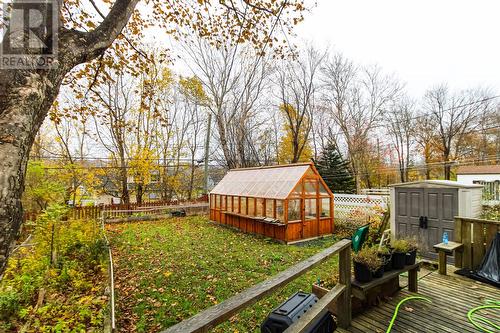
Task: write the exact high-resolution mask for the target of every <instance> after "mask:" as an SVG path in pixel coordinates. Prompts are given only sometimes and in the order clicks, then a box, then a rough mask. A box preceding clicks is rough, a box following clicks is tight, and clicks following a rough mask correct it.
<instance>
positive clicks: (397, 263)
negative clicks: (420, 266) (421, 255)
mask: <svg viewBox="0 0 500 333" xmlns="http://www.w3.org/2000/svg"><path fill="white" fill-rule="evenodd" d="M405 265H406V253H405V252H393V253H392V268H394V269H401V268H403V267H405Z"/></svg>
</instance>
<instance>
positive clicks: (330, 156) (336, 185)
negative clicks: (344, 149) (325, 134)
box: [314, 143, 356, 193]
mask: <svg viewBox="0 0 500 333" xmlns="http://www.w3.org/2000/svg"><path fill="white" fill-rule="evenodd" d="M314 164H315V165H316V168H317V169H318V172H319V173H320V175H321V177H323V179H324V180H325V183H326V184H327V185H328V187H329V188H330V190H331V191H332V192H334V193H355V192H356V182H355V180H354V177H353V176H352V174H351V171H350V170H349V162H347V161H346V160H344V159H343V158H342V155H341V154H340V152H339V150H338V149H337V146H336V145H335V144H333V143H330V144H328V145H327V146H326V148H325V149H324V150H323V151H322V152H321V155H320V157H319V159H318V160H317V161H314Z"/></svg>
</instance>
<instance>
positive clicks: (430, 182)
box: [389, 179, 483, 188]
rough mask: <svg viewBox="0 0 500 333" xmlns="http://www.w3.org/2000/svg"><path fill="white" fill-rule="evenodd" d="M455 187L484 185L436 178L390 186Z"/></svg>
mask: <svg viewBox="0 0 500 333" xmlns="http://www.w3.org/2000/svg"><path fill="white" fill-rule="evenodd" d="M418 186H422V187H428V186H432V187H454V188H482V187H483V185H476V184H474V185H467V184H461V183H459V182H456V181H453V180H441V179H436V180H418V181H414V182H408V183H398V184H391V185H389V187H418Z"/></svg>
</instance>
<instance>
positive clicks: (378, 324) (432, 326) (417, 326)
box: [336, 269, 500, 333]
mask: <svg viewBox="0 0 500 333" xmlns="http://www.w3.org/2000/svg"><path fill="white" fill-rule="evenodd" d="M448 272H453V269H449V270H448ZM400 281H401V286H405V285H406V284H407V281H406V279H405V278H404V277H401V278H400ZM418 290H419V292H418V293H411V292H409V291H408V288H407V287H405V288H404V289H402V290H401V291H400V292H399V293H398V294H396V295H395V296H394V297H393V298H392V299H391V300H389V301H386V302H382V303H381V304H380V305H379V306H373V307H371V308H370V309H369V310H367V311H365V312H363V313H361V314H359V315H358V316H356V317H354V318H353V321H352V324H351V327H350V328H348V329H347V330H345V329H338V330H337V331H336V332H341V333H345V332H352V333H358V332H385V331H386V329H387V327H388V326H389V321H390V320H391V317H392V315H393V313H394V309H395V308H396V305H397V304H398V302H399V301H400V300H402V299H403V298H405V297H407V296H417V295H418V296H425V297H428V298H430V299H431V300H432V304H428V303H425V302H421V301H409V302H407V303H405V304H404V305H403V306H402V307H401V308H400V310H399V314H398V317H397V319H396V322H395V325H394V326H393V328H392V331H391V332H393V333H395V332H401V333H403V332H404V333H407V332H453V333H456V332H464V333H465V332H470V333H473V332H475V333H477V332H479V331H478V330H477V329H476V328H474V327H473V326H472V325H471V324H470V323H469V321H468V320H467V312H468V311H469V310H470V309H471V308H473V307H476V306H479V305H483V304H484V301H485V300H488V299H489V300H500V290H499V289H497V288H495V287H493V286H489V285H487V284H483V283H480V282H476V281H473V280H469V279H466V278H463V277H459V276H456V275H453V274H452V275H448V276H443V275H439V274H438V272H437V271H432V272H431V271H428V270H424V269H422V270H421V271H420V272H419V282H418ZM488 315H489V316H490V317H489V318H491V319H492V320H493V321H494V322H497V323H498V322H500V314H499V313H498V312H495V313H493V312H490V313H489V314H488Z"/></svg>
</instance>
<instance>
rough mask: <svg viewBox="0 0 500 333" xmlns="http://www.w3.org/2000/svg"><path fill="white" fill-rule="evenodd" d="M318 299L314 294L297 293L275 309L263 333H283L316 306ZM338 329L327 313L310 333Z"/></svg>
mask: <svg viewBox="0 0 500 333" xmlns="http://www.w3.org/2000/svg"><path fill="white" fill-rule="evenodd" d="M317 302H318V297H316V295H314V294H308V293H303V292H297V293H295V294H294V295H292V296H291V297H290V298H289V299H287V300H286V301H285V302H283V303H282V304H281V305H280V306H279V307H277V308H276V309H274V310H273V311H272V312H271V313H270V314H269V316H267V318H266V320H265V321H264V322H263V323H262V325H261V326H260V331H261V332H262V333H282V332H284V331H285V330H286V329H287V328H288V327H290V325H292V324H293V323H294V322H296V321H297V320H299V319H300V318H301V316H303V315H304V314H305V313H306V312H307V311H308V310H309V309H311V308H312V307H313V305H314V304H316V303H317ZM336 329H337V325H336V323H335V321H334V320H333V317H332V315H331V314H330V313H329V312H327V313H326V314H325V315H324V316H323V317H321V318H320V319H319V320H317V321H316V323H315V324H314V325H313V326H312V328H311V329H310V330H308V331H307V332H308V333H331V332H334V331H335V330H336Z"/></svg>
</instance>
